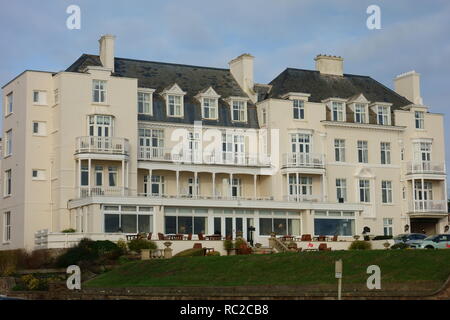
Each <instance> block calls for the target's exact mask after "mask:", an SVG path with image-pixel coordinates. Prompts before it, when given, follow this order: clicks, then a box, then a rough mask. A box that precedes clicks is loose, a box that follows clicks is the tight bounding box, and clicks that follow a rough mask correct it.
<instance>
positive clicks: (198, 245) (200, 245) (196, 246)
mask: <svg viewBox="0 0 450 320" xmlns="http://www.w3.org/2000/svg"><path fill="white" fill-rule="evenodd" d="M192 248H194V249H201V248H202V244H201V243H194V246H193V247H192Z"/></svg>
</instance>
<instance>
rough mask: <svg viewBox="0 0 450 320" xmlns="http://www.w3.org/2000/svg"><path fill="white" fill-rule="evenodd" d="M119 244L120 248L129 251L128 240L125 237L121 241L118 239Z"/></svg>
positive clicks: (124, 251)
mask: <svg viewBox="0 0 450 320" xmlns="http://www.w3.org/2000/svg"><path fill="white" fill-rule="evenodd" d="M117 246H118V247H119V248H120V250H122V252H123V253H124V254H125V253H126V252H127V251H128V246H127V242H126V241H125V240H123V239H119V241H117Z"/></svg>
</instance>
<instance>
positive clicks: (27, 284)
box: [15, 274, 48, 290]
mask: <svg viewBox="0 0 450 320" xmlns="http://www.w3.org/2000/svg"><path fill="white" fill-rule="evenodd" d="M20 281H21V282H22V284H23V285H19V286H18V287H17V288H15V290H17V289H22V290H23V289H26V290H48V281H47V279H38V278H36V277H35V276H33V275H32V274H27V275H25V276H22V277H21V278H20Z"/></svg>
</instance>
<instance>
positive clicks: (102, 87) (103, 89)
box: [92, 79, 108, 104]
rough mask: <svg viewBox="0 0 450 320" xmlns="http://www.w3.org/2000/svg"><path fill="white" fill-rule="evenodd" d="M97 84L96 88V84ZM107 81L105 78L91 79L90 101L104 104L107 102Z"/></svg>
mask: <svg viewBox="0 0 450 320" xmlns="http://www.w3.org/2000/svg"><path fill="white" fill-rule="evenodd" d="M96 84H98V85H99V86H98V88H97V86H96ZM96 91H98V99H99V101H96V99H95V98H96ZM107 100H108V99H107V81H106V80H100V79H93V80H92V103H97V104H106V103H107Z"/></svg>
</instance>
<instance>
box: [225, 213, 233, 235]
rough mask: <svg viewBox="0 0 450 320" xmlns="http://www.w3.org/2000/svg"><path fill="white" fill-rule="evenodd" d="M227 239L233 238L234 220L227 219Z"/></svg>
mask: <svg viewBox="0 0 450 320" xmlns="http://www.w3.org/2000/svg"><path fill="white" fill-rule="evenodd" d="M225 237H227V238H228V237H230V238H233V218H228V217H227V218H225Z"/></svg>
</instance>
